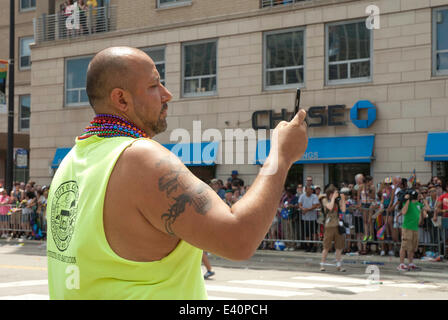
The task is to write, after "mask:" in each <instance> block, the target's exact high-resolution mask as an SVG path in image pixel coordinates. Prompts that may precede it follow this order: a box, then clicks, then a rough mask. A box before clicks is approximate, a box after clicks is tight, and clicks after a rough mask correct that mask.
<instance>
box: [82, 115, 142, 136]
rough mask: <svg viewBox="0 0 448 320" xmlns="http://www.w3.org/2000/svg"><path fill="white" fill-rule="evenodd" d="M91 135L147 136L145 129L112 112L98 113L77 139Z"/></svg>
mask: <svg viewBox="0 0 448 320" xmlns="http://www.w3.org/2000/svg"><path fill="white" fill-rule="evenodd" d="M93 135H97V136H98V137H102V138H113V137H131V138H147V137H148V135H147V134H146V132H145V131H143V130H141V129H139V128H138V127H137V126H136V125H135V124H133V123H132V122H129V121H127V120H125V119H123V118H121V117H119V116H116V115H112V114H98V115H96V116H95V118H93V121H91V122H90V126H88V127H87V128H85V129H84V133H83V134H82V135H81V136H79V137H78V139H79V140H83V139H87V138H89V137H91V136H93Z"/></svg>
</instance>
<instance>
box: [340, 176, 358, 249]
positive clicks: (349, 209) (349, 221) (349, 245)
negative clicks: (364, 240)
mask: <svg viewBox="0 0 448 320" xmlns="http://www.w3.org/2000/svg"><path fill="white" fill-rule="evenodd" d="M342 185H343V186H344V187H342V188H341V191H340V193H341V194H344V195H345V208H346V210H345V214H344V217H343V219H344V222H345V224H346V226H349V233H346V236H345V239H346V246H345V248H344V250H343V251H342V253H343V254H345V253H349V252H355V251H356V249H355V248H353V244H354V243H353V241H352V240H354V239H353V237H354V233H353V232H352V229H354V225H353V223H354V218H353V211H354V209H355V208H354V206H355V205H356V201H355V200H354V199H352V190H350V189H349V187H348V185H347V184H346V183H343V184H342ZM353 231H354V230H353ZM346 232H347V229H346Z"/></svg>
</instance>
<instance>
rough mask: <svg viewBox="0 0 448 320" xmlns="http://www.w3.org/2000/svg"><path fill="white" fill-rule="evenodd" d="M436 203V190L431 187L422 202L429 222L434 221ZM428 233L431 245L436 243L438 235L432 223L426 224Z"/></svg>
mask: <svg viewBox="0 0 448 320" xmlns="http://www.w3.org/2000/svg"><path fill="white" fill-rule="evenodd" d="M436 203H437V192H436V188H435V187H431V188H429V189H428V195H427V197H426V198H425V199H424V200H423V204H424V210H425V211H426V214H427V216H428V220H429V221H432V220H433V219H434V216H435V211H436ZM428 232H429V236H430V241H431V243H436V242H438V241H439V235H438V232H437V229H436V228H435V226H434V224H433V223H428Z"/></svg>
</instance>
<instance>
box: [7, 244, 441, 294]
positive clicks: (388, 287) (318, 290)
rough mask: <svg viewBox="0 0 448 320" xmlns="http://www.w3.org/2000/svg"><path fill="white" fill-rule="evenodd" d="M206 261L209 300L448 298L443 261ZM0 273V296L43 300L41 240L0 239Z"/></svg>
mask: <svg viewBox="0 0 448 320" xmlns="http://www.w3.org/2000/svg"><path fill="white" fill-rule="evenodd" d="M209 260H210V262H211V264H212V266H213V270H214V271H215V272H216V274H215V275H214V276H213V277H211V278H210V280H207V281H206V288H207V292H208V295H209V299H211V300H310V299H312V300H315V299H321V300H372V299H373V300H427V299H431V300H432V299H434V300H441V299H442V300H446V299H448V263H447V262H420V261H417V265H419V266H420V267H421V268H422V270H421V271H418V272H399V271H397V270H396V266H397V264H398V259H397V258H395V257H378V256H359V257H351V256H350V257H349V256H344V266H345V268H346V269H347V272H344V273H341V272H337V271H336V267H335V266H334V263H335V261H334V254H330V255H329V257H328V260H327V263H328V265H327V266H326V268H327V271H326V272H320V271H319V262H320V255H319V254H318V253H305V252H303V251H294V252H278V251H266V250H263V251H257V252H256V253H255V254H254V256H253V257H252V258H251V259H250V260H247V261H243V262H234V261H228V260H225V259H222V258H220V257H217V256H214V255H209ZM365 261H366V262H368V263H376V264H375V265H373V264H363V262H365ZM203 270H204V272H205V268H203ZM372 270H373V271H374V273H373V274H372V273H371V271H372ZM0 272H1V273H0V274H1V276H0V300H8V299H14V300H17V299H21V300H30V299H34V300H39V299H44V300H46V299H48V287H47V259H46V246H45V243H39V242H30V241H25V242H23V243H18V242H9V243H8V242H5V241H1V242H0ZM366 272H367V273H366Z"/></svg>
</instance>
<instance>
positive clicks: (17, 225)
mask: <svg viewBox="0 0 448 320" xmlns="http://www.w3.org/2000/svg"><path fill="white" fill-rule="evenodd" d="M34 225H36V227H35V229H33V227H34ZM39 230H40V231H41V232H40V234H41V235H40V236H39V238H44V237H45V236H46V214H45V210H43V212H42V213H40V214H38V213H36V212H34V211H32V210H29V211H28V212H27V211H25V210H24V209H23V208H18V207H16V206H15V205H11V204H8V205H0V236H1V235H5V234H6V235H7V236H8V237H9V236H11V235H12V236H13V237H18V236H20V235H21V234H33V235H34V234H38V231H39Z"/></svg>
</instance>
